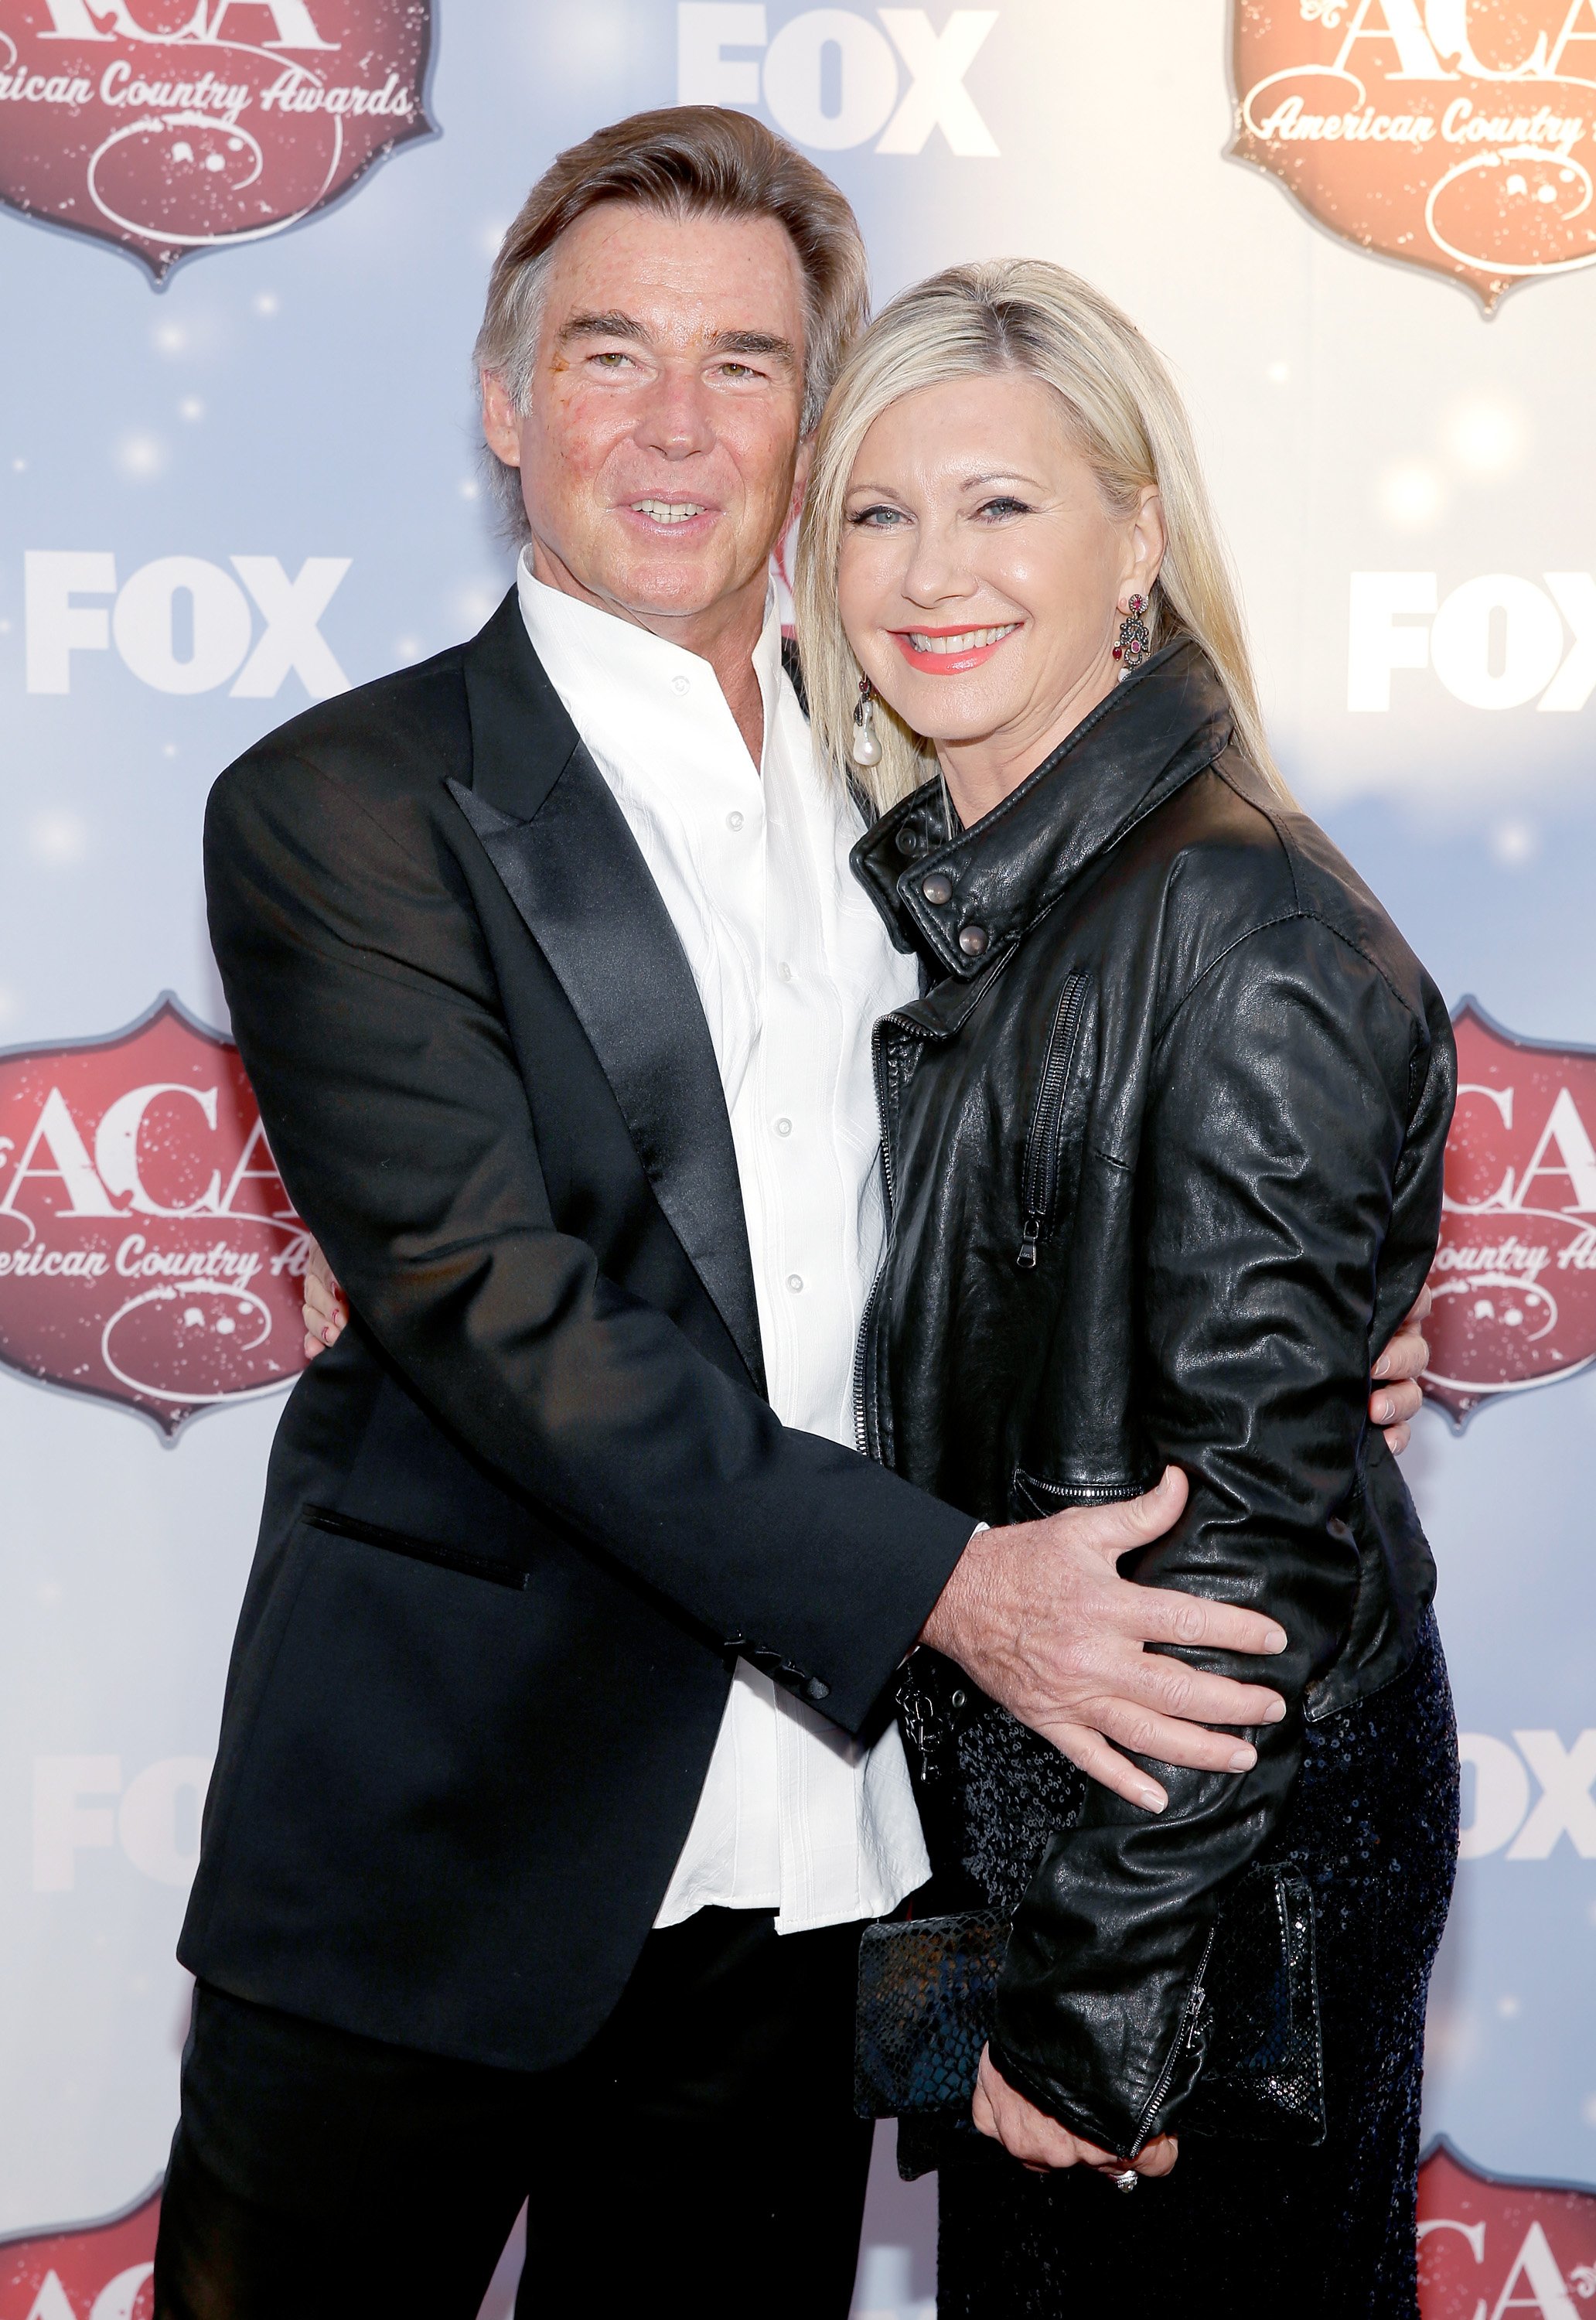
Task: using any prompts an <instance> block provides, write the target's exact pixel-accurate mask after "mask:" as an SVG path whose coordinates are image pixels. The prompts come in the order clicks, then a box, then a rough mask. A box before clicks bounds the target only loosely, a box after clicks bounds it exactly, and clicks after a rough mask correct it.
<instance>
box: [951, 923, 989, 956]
mask: <svg viewBox="0 0 1596 2320" xmlns="http://www.w3.org/2000/svg"><path fill="white" fill-rule="evenodd" d="M991 940H992V937H991V936H990V935H989V934H988V933H987V931H986V929H985V928H984V927H961V928H960V929H959V930H958V947H959V948H960V950H962V951H963V953H964V955H965V956H966V958H979V957H980V956H981V954H982V952H983V951H984V949H985V948H986V946H987V944H988V943H989V942H990V941H991Z"/></svg>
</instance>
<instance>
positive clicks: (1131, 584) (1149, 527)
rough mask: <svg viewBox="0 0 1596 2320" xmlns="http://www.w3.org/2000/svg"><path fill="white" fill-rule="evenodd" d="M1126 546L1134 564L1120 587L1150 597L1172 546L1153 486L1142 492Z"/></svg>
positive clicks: (1162, 508)
mask: <svg viewBox="0 0 1596 2320" xmlns="http://www.w3.org/2000/svg"><path fill="white" fill-rule="evenodd" d="M1126 545H1127V548H1128V549H1129V556H1130V559H1131V561H1130V564H1129V568H1128V570H1127V572H1126V575H1125V577H1124V579H1123V581H1122V582H1121V583H1120V585H1121V588H1122V589H1124V590H1128V591H1129V593H1130V594H1133V595H1137V596H1143V597H1146V596H1150V595H1151V594H1152V593H1153V583H1154V581H1155V580H1156V578H1157V577H1158V574H1159V570H1160V568H1161V567H1162V566H1163V562H1164V554H1165V548H1167V547H1168V545H1169V535H1168V533H1167V532H1166V531H1165V528H1164V503H1163V501H1162V500H1161V499H1160V498H1159V496H1158V494H1157V491H1156V488H1155V487H1154V486H1153V485H1151V484H1149V485H1147V487H1146V489H1145V490H1144V491H1143V493H1142V495H1141V502H1140V504H1139V505H1138V508H1137V511H1136V513H1135V515H1134V516H1133V517H1132V518H1131V520H1130V532H1129V539H1128V540H1127V543H1126Z"/></svg>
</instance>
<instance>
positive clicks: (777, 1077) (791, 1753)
mask: <svg viewBox="0 0 1596 2320" xmlns="http://www.w3.org/2000/svg"><path fill="white" fill-rule="evenodd" d="M518 586H519V590H520V596H521V615H522V617H523V619H524V620H525V622H526V627H527V633H528V635H529V636H530V639H531V640H532V645H533V648H534V649H535V651H536V652H537V655H538V657H539V659H540V661H541V662H542V664H543V666H544V668H545V670H546V671H547V673H548V675H549V682H550V683H551V684H553V686H554V689H555V691H556V692H557V693H558V694H559V697H560V699H561V700H562V701H563V702H564V703H565V705H566V708H567V711H569V713H570V717H571V720H572V722H573V723H574V724H575V726H576V730H577V731H578V732H579V733H580V734H581V736H582V739H583V740H584V741H585V743H586V745H587V748H588V751H589V754H590V755H591V756H592V757H593V759H594V763H595V764H596V765H597V766H598V768H599V771H600V772H601V774H602V775H603V777H604V780H605V781H606V782H607V783H608V784H609V786H610V789H611V790H612V793H613V794H614V796H615V799H616V802H617V803H618V804H619V805H620V807H621V811H622V813H623V814H624V815H625V816H626V820H627V822H628V825H629V827H630V830H631V834H632V836H633V838H635V839H636V840H637V843H638V846H639V850H640V851H641V854H642V856H643V859H644V861H645V862H646V863H647V864H648V868H649V870H650V872H651V873H652V875H653V878H654V883H655V884H656V885H657V887H658V889H659V893H660V895H661V897H662V899H663V901H664V903H665V906H666V909H667V911H669V913H670V916H671V920H672V923H673V924H674V925H675V927H676V933H677V935H678V936H679V938H680V939H681V944H682V947H683V949H684V950H685V953H686V955H687V962H688V965H690V967H691V968H692V970H693V979H694V983H696V984H697V986H698V995H699V998H700V1000H701V1001H703V1011H704V1018H705V1020H706V1021H707V1022H708V1025H709V1030H710V1038H711V1039H712V1041H713V1043H714V1050H715V1059H716V1062H717V1063H718V1064H719V1065H720V1070H721V1085H722V1087H723V1088H724V1090H725V1093H726V1109H727V1110H728V1112H729V1113H730V1119H731V1137H732V1143H733V1145H734V1146H735V1148H736V1153H737V1169H738V1176H739V1181H740V1183H741V1185H742V1200H743V1213H744V1216H745V1219H746V1220H747V1224H748V1249H749V1253H750V1255H751V1256H752V1258H753V1266H754V1288H755V1293H756V1295H757V1300H758V1308H759V1331H760V1337H761V1338H762V1340H763V1345H764V1353H765V1373H766V1387H767V1390H768V1391H769V1395H770V1400H771V1405H772V1407H773V1408H774V1409H775V1413H776V1415H777V1417H778V1418H781V1419H782V1420H783V1421H784V1424H786V1425H789V1426H796V1427H803V1428H804V1429H805V1431H807V1432H809V1433H812V1434H821V1435H824V1436H827V1437H828V1438H829V1439H830V1440H831V1441H833V1442H843V1443H848V1444H849V1445H851V1444H852V1443H853V1441H854V1417H853V1355H854V1344H855V1340H856V1337H857V1333H858V1328H859V1322H860V1319H861V1316H862V1314H863V1311H864V1305H865V1300H866V1296H867V1294H868V1292H869V1289H870V1284H871V1282H873V1281H874V1279H875V1271H876V1266H877V1264H878V1263H879V1260H880V1255H881V1245H882V1235H883V1231H884V1214H883V1208H882V1195H881V1182H880V1176H881V1172H880V1168H879V1165H878V1155H879V1150H880V1128H879V1125H878V1123H877V1119H876V1112H875V1085H874V1080H873V1075H872V1067H871V1055H870V1035H871V1031H872V1029H873V1027H874V1025H875V1019H876V1017H877V1016H878V1015H883V1014H884V1013H886V1012H887V1010H889V1009H891V1008H893V1007H897V1006H902V1004H903V1003H904V1001H907V1000H909V999H911V998H912V997H913V996H914V994H915V990H916V977H915V969H914V966H913V964H912V962H911V960H909V959H907V958H905V957H904V956H902V954H901V953H900V952H898V951H895V950H894V949H893V947H892V944H891V943H890V942H889V941H888V939H887V935H886V930H885V929H884V927H883V925H882V922H881V920H880V919H879V917H878V916H877V914H876V912H875V909H874V907H873V905H872V904H871V902H869V900H868V898H867V897H866V894H865V893H864V891H863V889H862V888H861V887H860V885H859V884H858V882H857V880H856V879H855V877H854V876H853V875H852V873H851V871H850V870H849V868H848V849H849V847H851V846H852V844H853V842H854V840H855V839H856V838H857V836H858V830H859V825H858V818H857V813H856V811H855V810H854V807H853V806H852V804H851V803H850V802H849V800H848V797H847V795H846V793H844V792H843V790H842V789H841V787H840V785H839V784H836V783H834V782H831V781H829V780H828V779H827V778H826V776H825V775H824V774H823V773H822V772H821V769H820V768H819V767H818V766H816V764H815V760H814V752H813V749H812V746H811V743H810V737H809V727H808V724H807V723H806V721H805V720H804V716H803V711H802V710H801V709H800V708H799V706H798V702H797V698H796V696H795V694H794V693H793V688H792V685H791V684H790V683H789V682H788V679H787V676H786V673H785V671H784V669H783V667H782V664H781V630H780V627H779V625H778V622H777V619H776V614H775V606H774V603H772V605H771V607H770V609H769V611H768V612H767V614H766V622H765V629H764V633H763V634H762V636H761V637H760V639H759V643H758V647H757V650H756V652H755V655H754V667H755V671H756V674H757V677H758V680H759V691H760V695H761V698H762V699H763V702H764V704H765V742H764V751H763V755H762V757H761V760H760V763H759V765H758V766H755V765H754V763H753V760H752V759H751V758H750V757H749V755H748V747H747V744H746V743H745V742H744V740H743V738H742V736H741V734H740V733H739V730H738V729H737V725H736V722H735V720H733V718H732V714H731V711H730V709H729V708H728V707H727V705H726V701H725V697H724V695H723V694H722V693H721V688H720V685H719V684H718V683H717V681H716V678H715V674H714V671H713V670H712V667H711V666H710V664H709V663H708V661H706V660H701V659H700V658H699V657H698V656H697V655H696V654H694V653H689V652H685V651H684V650H683V649H682V648H681V647H680V646H678V645H673V644H667V643H664V642H662V641H661V639H659V638H657V637H656V636H652V635H650V634H649V633H648V630H645V629H639V628H636V627H634V626H633V625H632V624H631V623H630V621H623V620H620V619H618V618H617V617H616V616H615V615H614V614H612V613H609V612H600V611H598V610H597V609H595V608H594V607H593V606H591V605H588V604H584V603H580V602H578V601H577V599H576V598H575V597H572V596H567V595H564V594H561V593H560V592H559V591H558V590H557V589H553V588H549V587H546V586H545V585H543V584H542V583H541V582H540V581H538V580H535V579H534V578H533V577H532V575H531V572H530V566H529V561H528V557H526V556H525V555H523V557H522V559H521V567H520V571H519V574H518ZM778 1640H779V1639H778ZM929 1873H930V1871H929V1862H928V1860H927V1857H926V1850H925V1843H924V1839H923V1838H922V1836H921V1834H920V1821H919V1817H918V1815H917V1813H916V1811H915V1808H914V1798H913V1793H912V1791H911V1788H910V1784H909V1771H908V1766H907V1764H906V1763H905V1762H904V1758H903V1751H902V1743H901V1741H900V1739H899V1736H898V1732H897V1729H896V1726H889V1727H888V1729H887V1731H886V1733H885V1734H884V1736H883V1737H882V1738H881V1739H879V1740H877V1741H876V1742H875V1745H874V1746H871V1747H865V1746H863V1745H860V1744H859V1743H858V1742H857V1741H853V1740H850V1739H848V1736H847V1735H845V1734H843V1733H841V1732H839V1730H838V1729H837V1727H836V1726H835V1725H831V1724H828V1723H827V1722H826V1721H825V1720H824V1718H823V1717H820V1716H817V1715H816V1714H815V1713H814V1712H813V1710H812V1709H811V1708H806V1707H804V1706H803V1704H802V1703H801V1702H800V1701H798V1700H796V1699H793V1698H792V1697H791V1695H790V1694H789V1693H787V1692H786V1691H784V1690H777V1688H776V1687H775V1684H774V1683H773V1682H772V1681H771V1680H770V1678H769V1677H768V1676H765V1675H761V1674H760V1673H759V1672H757V1670H756V1669H754V1668H751V1667H749V1666H748V1664H747V1663H746V1662H744V1661H741V1660H739V1662H738V1664H737V1670H736V1674H735V1677H734V1679H733V1681H732V1686H731V1690H730V1696H729V1698H728V1699H727V1703H726V1713H725V1717H724V1719H723V1721H722V1723H721V1732H720V1737H719V1739H718V1740H717V1742H716V1745H715V1751H714V1754H713V1756H712V1759H711V1763H710V1768H709V1773H708V1776H707V1778H706V1779H705V1781H704V1785H703V1794H702V1796H701V1797H700V1799H699V1804H698V1810H697V1813H696V1815H695V1816H694V1822H693V1826H692V1828H691V1830H690V1831H689V1833H688V1837H687V1842H686V1844H685V1847H684V1849H683V1852H682V1856H681V1859H680V1860H679V1861H678V1862H677V1863H676V1872H675V1874H674V1875H673V1877H672V1879H671V1881H670V1886H669V1889H668V1890H667V1893H666V1897H665V1899H664V1901H663V1903H662V1904H661V1907H660V1911H659V1916H658V1918H657V1923H658V1924H659V1925H661V1926H674V1925H678V1924H680V1922H681V1921H682V1919H683V1918H685V1917H691V1916H692V1915H693V1914H694V1911H695V1910H698V1909H703V1908H710V1907H712V1906H718V1907H720V1908H734V1909H736V1908H745V1909H753V1908H773V1909H775V1911H776V1913H777V1915H776V1927H777V1930H778V1931H779V1932H782V1933H797V1932H801V1931H803V1930H804V1929H805V1928H807V1927H811V1926H831V1925H843V1924H847V1923H848V1922H849V1921H850V1920H852V1919H854V1918H858V1917H875V1916H878V1915H880V1914H881V1913H882V1912H883V1911H884V1910H888V1909H892V1908H896V1906H897V1904H898V1903H899V1902H900V1901H901V1900H902V1899H903V1897H904V1895H905V1894H907V1893H911V1892H912V1891H913V1890H914V1888H915V1887H916V1886H917V1885H919V1884H921V1883H923V1881H924V1880H925V1879H926V1877H927V1876H929Z"/></svg>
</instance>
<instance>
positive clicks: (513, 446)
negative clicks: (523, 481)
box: [482, 370, 521, 467]
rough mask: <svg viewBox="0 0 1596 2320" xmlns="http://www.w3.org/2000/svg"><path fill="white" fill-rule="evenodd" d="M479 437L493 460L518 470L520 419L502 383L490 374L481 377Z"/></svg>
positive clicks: (485, 372)
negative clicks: (501, 461)
mask: <svg viewBox="0 0 1596 2320" xmlns="http://www.w3.org/2000/svg"><path fill="white" fill-rule="evenodd" d="M482 433H483V440H484V441H485V443H486V445H487V448H488V449H489V450H490V451H491V452H492V453H493V455H494V458H495V459H502V460H503V463H504V465H505V466H506V467H520V465H521V415H520V413H519V412H517V410H516V408H515V405H514V403H512V400H511V397H510V392H509V389H508V388H507V387H506V386H505V385H504V382H503V379H502V378H500V377H499V376H497V374H496V373H495V372H494V371H491V370H485V371H484V372H483V373H482Z"/></svg>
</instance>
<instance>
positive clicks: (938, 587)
mask: <svg viewBox="0 0 1596 2320" xmlns="http://www.w3.org/2000/svg"><path fill="white" fill-rule="evenodd" d="M974 585H975V583H974V582H973V580H972V579H971V576H970V574H969V571H968V569H967V567H966V563H965V559H964V558H963V557H961V556H960V555H959V554H958V552H957V547H956V545H955V543H954V541H953V540H952V539H951V538H950V537H949V536H948V534H947V533H946V532H944V531H942V530H939V529H938V528H937V527H936V526H934V525H930V524H927V523H924V522H921V523H920V525H918V526H917V528H916V530H915V532H914V536H913V540H912V544H911V548H910V551H909V562H908V566H907V567H906V569H905V571H904V574H903V594H904V595H905V596H907V597H908V599H909V601H910V602H911V603H915V604H940V603H947V602H948V599H949V598H950V597H957V596H967V595H969V594H970V593H971V591H972V588H973V587H974Z"/></svg>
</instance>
